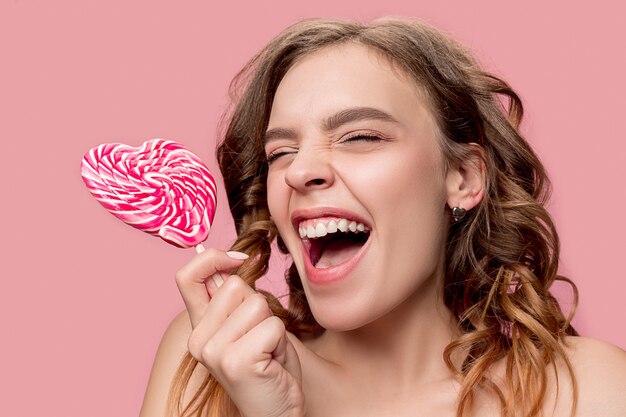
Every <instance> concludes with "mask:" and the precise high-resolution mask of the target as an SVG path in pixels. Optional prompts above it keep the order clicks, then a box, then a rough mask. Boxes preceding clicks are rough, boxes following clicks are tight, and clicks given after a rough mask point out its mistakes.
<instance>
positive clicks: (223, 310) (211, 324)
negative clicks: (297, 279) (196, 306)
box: [188, 275, 260, 358]
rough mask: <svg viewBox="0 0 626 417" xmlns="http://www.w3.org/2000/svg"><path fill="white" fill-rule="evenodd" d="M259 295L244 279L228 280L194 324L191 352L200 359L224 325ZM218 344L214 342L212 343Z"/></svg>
mask: <svg viewBox="0 0 626 417" xmlns="http://www.w3.org/2000/svg"><path fill="white" fill-rule="evenodd" d="M255 294H256V295H259V296H260V294H258V293H257V292H256V291H254V290H253V289H252V288H251V287H250V286H249V285H248V284H247V283H246V282H245V281H244V280H243V279H241V278H240V277H238V276H237V275H231V276H229V277H228V278H226V281H225V282H224V285H222V287H221V288H220V289H219V291H217V292H216V293H215V294H214V297H213V298H212V299H211V302H209V304H208V305H207V306H206V308H205V310H204V314H203V315H202V317H201V318H200V319H199V320H197V321H196V322H195V323H194V324H193V332H192V333H191V336H190V337H189V343H188V347H189V352H190V353H191V354H192V355H194V357H196V358H197V357H199V356H198V355H200V354H201V352H202V350H203V349H204V347H205V345H206V344H207V343H209V341H210V340H211V339H212V338H213V337H214V335H215V333H216V332H217V331H218V329H220V328H221V327H222V326H224V323H225V322H226V320H227V319H228V318H229V316H230V315H231V314H233V312H234V311H235V310H237V309H238V308H239V307H240V306H241V305H242V304H243V303H244V302H245V300H246V298H248V297H251V296H253V295H255ZM210 343H211V344H212V345H215V346H214V347H213V348H212V349H216V348H217V346H218V344H217V343H215V341H214V340H213V341H212V342H210Z"/></svg>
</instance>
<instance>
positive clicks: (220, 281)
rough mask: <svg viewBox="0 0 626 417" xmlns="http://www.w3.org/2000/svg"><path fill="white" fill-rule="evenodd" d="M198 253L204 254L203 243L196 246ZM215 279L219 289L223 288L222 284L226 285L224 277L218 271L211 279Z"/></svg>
mask: <svg viewBox="0 0 626 417" xmlns="http://www.w3.org/2000/svg"><path fill="white" fill-rule="evenodd" d="M195 248H196V252H197V253H202V252H204V251H205V249H204V246H203V245H202V243H198V244H197V245H196V246H195ZM211 278H212V279H213V282H214V283H215V285H216V286H217V288H219V287H221V286H222V284H223V283H224V276H223V275H222V274H221V273H220V272H219V271H218V272H217V273H215V274H213V276H212V277H211Z"/></svg>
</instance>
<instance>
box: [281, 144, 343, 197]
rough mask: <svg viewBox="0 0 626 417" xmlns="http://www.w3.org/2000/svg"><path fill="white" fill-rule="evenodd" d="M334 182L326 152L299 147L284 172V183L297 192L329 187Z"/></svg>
mask: <svg viewBox="0 0 626 417" xmlns="http://www.w3.org/2000/svg"><path fill="white" fill-rule="evenodd" d="M334 180H335V177H334V172H333V169H332V166H331V164H330V161H329V155H328V153H327V152H325V151H323V150H320V149H310V148H309V149H307V148H305V147H301V148H300V149H299V150H298V153H297V154H296V156H295V157H294V159H293V160H292V161H291V164H290V165H289V168H287V171H286V172H285V182H286V183H287V185H288V186H289V187H291V188H293V189H294V190H296V191H299V192H306V191H311V190H315V189H324V188H328V187H330V186H331V185H332V184H333V182H334Z"/></svg>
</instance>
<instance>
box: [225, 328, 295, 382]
mask: <svg viewBox="0 0 626 417" xmlns="http://www.w3.org/2000/svg"><path fill="white" fill-rule="evenodd" d="M285 338H286V330H285V325H284V324H283V322H282V321H281V320H280V319H279V318H278V317H276V316H271V317H268V318H266V319H265V320H263V321H262V322H261V323H259V324H258V325H257V326H255V327H254V328H253V329H251V330H250V331H249V332H248V333H246V334H245V335H243V336H242V337H241V338H240V339H239V340H238V341H237V342H236V343H235V344H233V347H232V349H231V355H232V357H235V358H239V359H238V360H237V361H236V362H237V363H239V364H250V365H253V366H255V367H256V368H253V369H254V370H255V371H256V372H257V373H258V374H259V375H265V374H266V372H267V371H268V370H269V366H271V362H272V360H274V359H275V358H274V352H275V351H276V349H277V348H278V347H279V345H280V344H281V343H284V342H285ZM276 362H278V361H277V360H276ZM248 366H249V365H248ZM280 366H283V364H280ZM224 372H227V370H226V369H225V370H224Z"/></svg>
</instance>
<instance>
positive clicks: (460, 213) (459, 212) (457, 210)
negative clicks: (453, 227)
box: [452, 207, 467, 223]
mask: <svg viewBox="0 0 626 417" xmlns="http://www.w3.org/2000/svg"><path fill="white" fill-rule="evenodd" d="M466 214H467V210H465V209H464V208H461V207H452V218H453V219H454V222H455V223H456V222H458V221H459V220H461V219H462V218H463V217H465V215H466Z"/></svg>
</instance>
